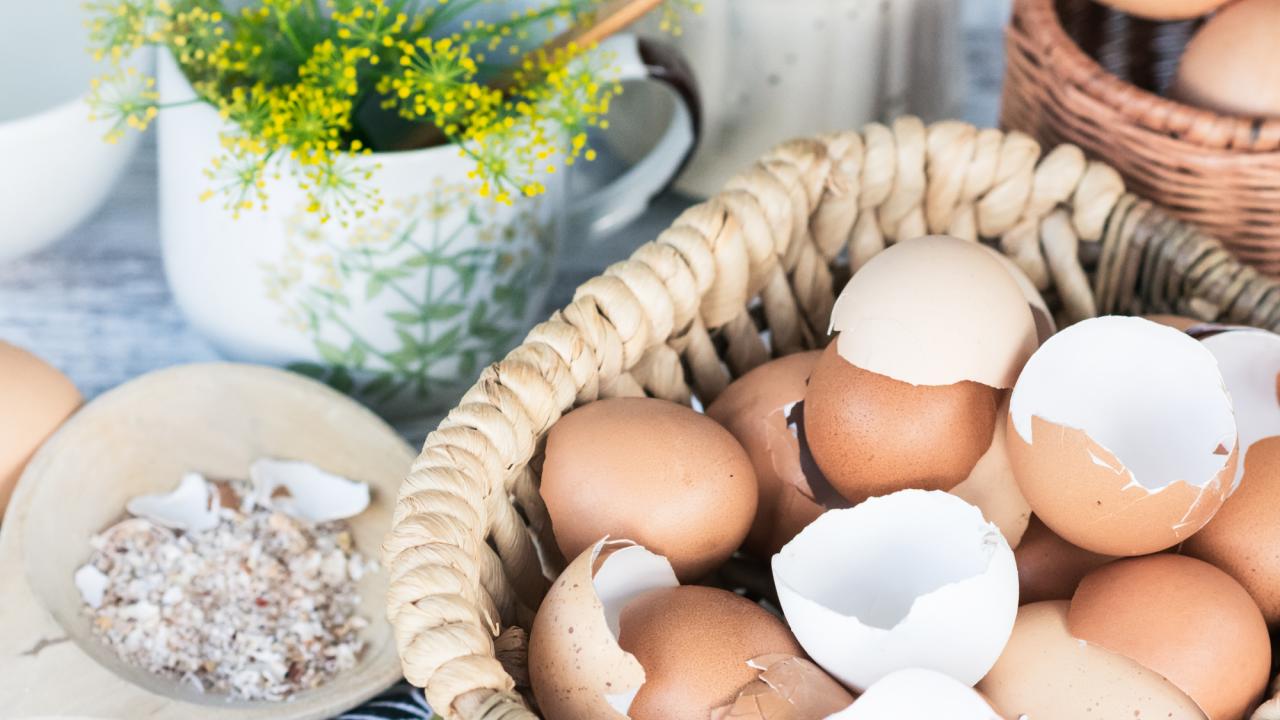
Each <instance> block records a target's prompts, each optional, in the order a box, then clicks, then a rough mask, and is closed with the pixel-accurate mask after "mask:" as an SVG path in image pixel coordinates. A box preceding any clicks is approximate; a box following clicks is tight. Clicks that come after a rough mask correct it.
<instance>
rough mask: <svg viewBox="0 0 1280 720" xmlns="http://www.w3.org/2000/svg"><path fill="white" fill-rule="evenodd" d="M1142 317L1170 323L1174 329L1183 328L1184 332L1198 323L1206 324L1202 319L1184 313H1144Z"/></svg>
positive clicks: (1161, 322)
mask: <svg viewBox="0 0 1280 720" xmlns="http://www.w3.org/2000/svg"><path fill="white" fill-rule="evenodd" d="M1142 317H1143V319H1146V320H1150V321H1151V322H1153V323H1159V324H1160V325H1168V326H1169V327H1171V328H1173V329H1174V330H1181V331H1182V332H1186V331H1188V330H1190V329H1191V328H1193V327H1195V326H1197V325H1202V324H1204V323H1203V322H1202V321H1200V320H1196V319H1195V318H1189V317H1186V316H1184V315H1143V316H1142Z"/></svg>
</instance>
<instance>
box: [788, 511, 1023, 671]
mask: <svg viewBox="0 0 1280 720" xmlns="http://www.w3.org/2000/svg"><path fill="white" fill-rule="evenodd" d="M773 576H774V580H775V582H776V584H777V589H778V598H779V600H780V602H781V604H782V609H783V613H784V615H785V616H786V619H787V622H788V623H789V624H790V625H791V629H792V631H793V632H794V633H795V635H796V638H797V639H798V640H799V641H800V644H801V645H802V646H803V647H804V649H805V651H806V652H808V653H809V655H810V657H812V658H813V659H814V661H815V662H817V663H818V665H820V666H821V667H822V668H823V669H824V670H826V671H827V672H829V673H831V674H832V675H833V676H834V677H836V679H838V680H840V681H841V682H843V683H844V684H845V685H846V686H848V687H850V688H853V689H855V690H858V691H862V690H865V689H867V688H869V687H871V686H872V685H873V684H875V682H876V681H877V680H879V679H881V678H883V677H884V676H886V675H888V674H889V673H891V672H894V671H895V670H901V669H904V668H912V667H919V668H928V669H934V670H938V671H940V672H943V673H946V674H947V675H950V676H951V677H953V678H955V679H956V680H958V681H960V682H961V683H964V684H967V685H973V684H974V683H975V682H977V681H978V679H979V678H981V677H982V676H983V675H984V674H985V673H986V672H987V670H988V669H990V667H991V665H992V664H993V663H995V661H996V658H997V657H999V655H1000V650H1001V648H1003V647H1004V643H1005V640H1007V639H1008V637H1009V633H1010V632H1011V630H1012V629H1013V622H1014V618H1015V616H1016V614H1017V609H1018V572H1017V568H1016V567H1015V564H1014V559H1013V551H1012V550H1011V549H1010V548H1009V543H1008V542H1007V541H1006V540H1005V538H1004V535H1002V534H1001V532H1000V529H999V528H998V527H996V526H995V525H994V524H992V523H990V522H987V520H986V519H984V518H983V517H982V513H981V511H979V510H978V509H977V508H975V507H974V506H972V505H970V504H969V503H967V502H965V501H964V500H961V499H960V498H958V497H955V496H954V495H950V494H947V493H944V492H939V491H923V490H903V491H900V492H896V493H894V494H892V495H886V496H883V497H877V498H872V499H870V500H867V501H866V502H864V503H862V504H860V505H858V506H856V507H853V508H849V509H843V510H831V511H828V512H827V513H826V514H824V515H823V516H822V517H820V518H818V519H817V520H816V521H814V523H813V524H811V525H810V526H809V527H807V528H805V530H804V531H802V532H801V533H800V534H799V535H797V536H796V538H795V539H794V540H792V541H791V542H790V543H788V544H787V545H786V547H784V548H783V549H782V552H780V553H778V554H777V555H775V556H774V558H773ZM938 638H946V642H944V643H939V642H938Z"/></svg>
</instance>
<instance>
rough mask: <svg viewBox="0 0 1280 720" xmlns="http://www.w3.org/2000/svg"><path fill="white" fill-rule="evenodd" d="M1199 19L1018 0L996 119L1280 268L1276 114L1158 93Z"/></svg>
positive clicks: (1265, 265) (1245, 255)
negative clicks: (1082, 159) (1115, 173)
mask: <svg viewBox="0 0 1280 720" xmlns="http://www.w3.org/2000/svg"><path fill="white" fill-rule="evenodd" d="M1198 24H1199V23H1198V21H1184V22H1174V23H1155V22H1150V21H1143V20H1138V19H1135V18H1131V17H1129V16H1127V15H1124V14H1122V13H1118V12H1116V11H1114V10H1110V9H1107V8H1105V7H1103V6H1101V5H1098V4H1097V3H1095V2H1093V0H1056V1H1055V0H1015V9H1014V16H1013V21H1012V22H1011V24H1010V26H1009V30H1008V34H1007V50H1008V65H1007V71H1006V77H1005V85H1004V103H1003V110H1002V117H1001V122H1002V124H1003V125H1004V127H1006V128H1009V129H1014V130H1021V131H1023V132H1026V133H1029V134H1030V135H1031V136H1033V137H1035V138H1036V139H1037V140H1039V141H1040V142H1042V143H1045V144H1046V145H1052V144H1057V143H1063V142H1069V143H1075V144H1076V145H1079V146H1080V147H1082V148H1084V149H1085V151H1086V152H1087V153H1089V155H1090V157H1098V158H1103V159H1105V160H1106V161H1107V162H1109V163H1111V164H1112V165H1113V166H1114V167H1115V168H1116V169H1117V170H1119V171H1120V173H1121V174H1122V175H1123V176H1124V178H1125V181H1126V183H1127V184H1128V186H1129V188H1130V189H1131V190H1132V191H1133V192H1135V193H1137V194H1138V195H1140V196H1142V197H1144V198H1147V199H1149V200H1152V201H1154V202H1156V203H1158V204H1160V205H1161V206H1162V207H1165V208H1167V209H1168V210H1169V211H1170V212H1172V213H1173V214H1174V215H1175V216H1176V217H1178V218H1181V219H1183V220H1186V221H1188V222H1192V223H1195V224H1196V225H1199V226H1200V227H1202V228H1204V229H1205V230H1206V231H1208V232H1209V233H1210V234H1212V235H1214V236H1215V237H1218V238H1221V239H1222V240H1223V242H1224V243H1225V244H1226V245H1227V247H1228V248H1229V249H1231V250H1232V251H1233V252H1234V253H1236V255H1237V256H1238V257H1240V258H1241V259H1242V260H1244V261H1245V262H1246V263H1248V264H1250V265H1253V266H1255V267H1257V268H1259V269H1260V270H1262V271H1263V272H1265V273H1267V274H1269V275H1272V276H1280V119H1272V120H1259V119H1256V118H1247V117H1231V116H1224V115H1219V114H1217V113H1215V112H1212V111H1208V110H1202V109H1199V108H1195V107H1191V106H1189V105H1184V104H1182V103H1179V102H1175V101H1173V100H1170V99H1168V98H1165V97H1161V96H1160V95H1159V94H1158V93H1162V92H1165V91H1166V90H1167V89H1168V87H1169V85H1170V84H1171V82H1172V78H1173V75H1174V73H1175V71H1176V69H1177V63H1178V60H1179V58H1180V57H1181V55H1182V51H1183V49H1184V48H1185V46H1186V43H1187V41H1188V40H1189V38H1190V37H1191V34H1192V33H1193V32H1194V30H1195V29H1196V27H1197V26H1198Z"/></svg>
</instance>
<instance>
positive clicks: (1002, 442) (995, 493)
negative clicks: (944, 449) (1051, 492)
mask: <svg viewBox="0 0 1280 720" xmlns="http://www.w3.org/2000/svg"><path fill="white" fill-rule="evenodd" d="M1008 419H1009V396H1008V394H1007V393H1006V394H1005V397H1004V399H1003V400H1002V401H1001V404H1000V408H999V409H998V410H997V411H996V422H995V428H994V432H993V433H992V436H991V446H990V447H988V448H987V451H986V452H985V453H984V454H983V455H982V457H980V458H978V462H977V464H975V465H974V466H973V471H972V472H970V473H969V477H967V478H965V480H964V481H963V482H961V483H960V484H959V485H956V486H955V487H953V488H951V494H952V495H955V496H956V497H958V498H960V499H962V500H964V501H965V502H967V503H969V504H970V505H975V506H977V508H978V509H979V510H981V511H982V515H983V517H985V518H986V519H987V520H990V521H991V522H993V523H995V524H996V527H998V528H1000V532H1002V533H1004V539H1005V540H1008V541H1009V547H1012V548H1017V547H1018V544H1019V543H1021V542H1022V537H1023V534H1024V533H1025V532H1026V531H1027V523H1028V522H1030V520H1031V506H1030V505H1028V504H1027V499H1026V498H1024V497H1023V496H1022V490H1021V489H1020V488H1019V487H1018V481H1017V479H1016V478H1014V476H1013V467H1012V466H1010V465H1009V447H1008V443H1007V440H1006V437H1005V436H1006V434H1007V430H1006V428H1005V426H1006V425H1007V424H1008Z"/></svg>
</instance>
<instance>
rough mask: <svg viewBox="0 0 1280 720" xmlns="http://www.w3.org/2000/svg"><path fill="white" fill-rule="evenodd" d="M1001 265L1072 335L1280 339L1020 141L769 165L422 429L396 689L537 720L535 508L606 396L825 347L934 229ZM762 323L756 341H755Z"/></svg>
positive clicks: (1073, 169) (1235, 268)
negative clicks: (1203, 327) (978, 244)
mask: <svg viewBox="0 0 1280 720" xmlns="http://www.w3.org/2000/svg"><path fill="white" fill-rule="evenodd" d="M939 232H946V233H950V234H952V235H957V236H960V237H963V238H968V239H971V240H978V239H979V238H981V239H982V240H983V241H985V242H989V243H990V244H992V245H993V246H995V247H997V248H999V249H1000V250H1002V251H1003V252H1005V253H1006V254H1007V255H1008V256H1009V257H1010V258H1012V259H1013V260H1014V262H1016V263H1017V264H1018V265H1019V266H1020V267H1021V268H1023V269H1024V270H1025V271H1026V273H1027V275H1028V276H1029V277H1031V278H1032V279H1033V281H1034V282H1035V283H1036V285H1037V286H1038V287H1040V288H1042V289H1043V290H1044V292H1045V295H1046V297H1047V298H1049V299H1050V302H1051V304H1052V305H1053V306H1054V307H1056V308H1057V312H1058V313H1059V315H1060V320H1061V321H1062V322H1072V321H1075V320H1079V319H1082V318H1086V317H1090V316H1093V315H1096V314H1099V313H1112V312H1125V313H1143V312H1158V313H1168V312H1176V313H1181V314H1185V315H1192V316H1194V317H1197V318H1199V319H1202V320H1222V321H1225V322H1232V323H1248V324H1253V325H1263V326H1267V327H1271V328H1278V327H1280V287H1278V286H1277V283H1276V282H1274V281H1271V280H1269V279H1266V278H1264V277H1262V276H1260V275H1259V274H1258V273H1257V272H1256V271H1254V270H1252V269H1249V268H1246V267H1244V266H1242V265H1240V264H1239V263H1238V262H1236V261H1235V260H1233V259H1232V258H1231V257H1230V255H1229V254H1228V253H1227V252H1225V251H1224V250H1223V248H1222V247H1221V246H1220V245H1219V244H1218V243H1217V242H1215V241H1214V240H1212V239H1210V238H1209V237H1208V236H1206V235H1204V234H1203V233H1202V232H1200V231H1198V230H1196V229H1195V228H1193V227H1191V226H1189V225H1186V224H1183V223H1181V222H1180V221H1178V220H1175V219H1173V218H1172V217H1170V216H1169V215H1168V214H1167V213H1165V212H1163V211H1162V210H1160V209H1158V208H1156V207H1155V206H1153V205H1152V204H1151V203H1149V202H1146V201H1143V200H1140V199H1138V198H1136V197H1134V196H1133V195H1130V194H1128V193H1126V192H1125V190H1124V186H1123V183H1122V182H1121V180H1120V177H1119V175H1118V174H1117V173H1116V172H1115V171H1114V170H1112V169H1111V168H1109V167H1108V166H1106V165H1104V164H1101V163H1098V162H1091V161H1087V160H1086V159H1085V156H1084V153H1083V152H1081V151H1080V149H1079V148H1076V147H1073V146H1070V145H1063V146H1059V147H1057V148H1055V149H1053V150H1052V151H1051V152H1049V153H1047V154H1045V155H1043V156H1042V155H1041V148H1040V146H1039V145H1037V143H1036V142H1035V141H1034V140H1032V139H1031V138H1030V137H1028V136H1026V135H1023V134H1021V133H1016V132H1015V133H1008V134H1006V133H1003V132H1000V131H998V130H978V129H976V128H974V127H972V126H970V125H967V124H964V123H959V122H943V123H939V124H935V125H932V126H930V127H926V126H925V125H924V124H923V123H921V122H920V121H919V120H918V119H916V118H912V117H904V118H900V119H899V120H897V121H896V122H895V123H894V124H893V126H892V127H887V126H884V125H878V124H873V125H868V126H867V127H865V128H864V129H863V130H862V132H846V133H841V134H837V135H830V136H825V137H821V138H817V139H811V140H796V141H792V142H789V143H786V144H784V145H781V146H780V147H778V148H776V149H775V150H774V151H772V152H771V153H769V154H768V155H767V156H766V157H764V158H763V159H762V160H760V161H759V162H758V163H757V164H756V165H755V166H754V167H752V168H750V169H749V170H747V171H745V172H743V173H742V174H741V175H739V176H737V177H736V178H735V179H733V180H732V181H731V182H730V183H729V184H728V186H727V187H726V189H725V190H724V192H722V193H721V194H719V195H718V196H716V197H714V198H712V199H710V200H708V201H706V202H704V203H702V204H700V205H697V206H696V207H693V208H691V209H689V210H688V211H687V212H686V213H684V214H683V215H682V216H681V217H680V218H678V219H677V220H676V222H675V223H674V224H673V225H672V226H671V227H670V228H669V229H668V230H666V231H665V232H663V233H662V235H660V236H659V237H658V238H657V239H656V240H654V241H653V242H650V243H647V244H645V245H643V246H641V247H640V248H639V249H637V250H636V251H635V253H634V254H633V255H632V257H631V259H629V260H626V261H624V262H621V263H618V264H616V265H613V266H612V267H610V268H608V269H607V270H606V271H605V272H604V274H602V275H601V276H599V277H597V278H594V279H592V280H590V281H589V282H587V283H585V284H584V285H582V286H581V287H580V288H578V290H577V293H576V295H575V299H574V301H573V302H572V303H571V304H570V305H569V306H567V307H565V308H564V309H563V310H560V311H558V312H556V313H555V314H554V315H552V317H551V318H550V319H549V320H548V321H546V322H544V323H542V324H540V325H538V326H537V327H535V328H534V329H533V330H532V331H531V332H530V333H529V336H528V337H527V338H526V340H525V341H524V343H523V344H522V345H520V346H519V347H518V348H516V349H515V350H513V351H512V352H511V353H510V354H509V355H508V356H507V357H506V358H505V359H504V360H502V361H501V362H498V363H496V364H494V365H492V366H490V367H488V368H487V369H486V370H485V371H484V372H483V373H482V374H481V376H480V378H479V380H478V381H477V382H476V384H475V386H474V387H472V388H471V389H470V391H468V392H467V394H466V395H465V396H464V397H463V399H462V401H461V403H460V404H459V405H458V407H457V408H455V409H454V410H453V411H452V412H451V413H450V414H449V415H448V417H447V418H446V419H445V420H444V421H443V422H442V423H441V424H440V426H439V428H438V429H437V430H436V431H435V432H433V433H432V434H431V435H430V436H428V438H427V440H426V443H425V445H424V447H423V450H422V454H421V455H420V456H419V457H418V459H417V461H416V462H415V463H414V465H413V468H412V471H411V473H410V475H409V477H408V478H407V479H406V480H405V482H404V485H403V487H402V488H401V491H400V496H399V501H398V505H397V509H396V515H395V524H394V528H393V529H392V532H391V534H390V536H389V537H388V539H387V541H386V545H385V548H384V552H385V561H386V564H387V567H388V568H389V569H390V573H391V590H390V595H389V598H388V615H389V617H390V620H391V623H392V624H393V626H394V628H395V635H396V640H397V643H398V646H399V650H400V657H401V659H402V661H403V664H404V671H405V675H406V676H407V677H408V678H409V680H410V681H411V682H413V683H414V684H415V685H419V686H422V687H424V688H425V689H426V696H427V700H428V702H430V703H431V705H432V706H433V707H434V708H436V709H437V710H438V711H440V712H442V714H444V715H446V716H448V717H457V718H464V719H465V720H500V719H502V720H506V719H515V718H522V719H532V718H536V717H537V716H536V715H535V714H533V712H531V711H530V710H529V709H528V706H527V705H526V704H525V702H524V700H522V697H521V694H520V692H519V690H520V689H521V688H523V687H524V686H525V684H526V683H527V671H526V668H525V656H524V639H525V636H524V630H523V629H522V628H528V627H529V624H530V621H531V619H532V616H533V613H534V612H535V610H536V608H537V607H538V604H539V603H540V601H541V599H542V597H543V594H544V593H545V592H546V590H547V589H548V587H549V583H550V581H549V580H548V578H547V576H548V575H553V574H554V573H555V572H556V570H557V569H558V567H560V563H562V562H563V559H559V558H555V559H550V560H548V561H547V567H546V568H545V570H544V568H543V565H542V564H541V563H540V560H539V557H538V553H537V549H536V547H535V544H540V545H541V546H542V547H548V548H554V547H555V544H554V541H553V539H552V537H551V534H550V533H551V529H550V524H549V520H548V517H547V512H546V508H545V507H544V505H543V504H542V501H541V499H540V497H539V494H538V473H539V470H540V467H541V463H542V461H541V453H542V448H543V440H544V437H545V435H546V433H547V430H548V429H549V428H550V427H551V425H552V424H553V423H554V422H555V421H556V420H557V419H558V418H560V416H561V415H562V414H564V413H565V412H567V411H569V410H570V409H572V408H573V407H576V406H578V405H581V404H584V403H588V402H591V401H592V400H595V399H597V398H601V397H608V396H619V395H640V394H647V395H650V396H653V397H660V398H667V399H670V400H674V401H678V402H685V403H687V402H689V400H690V397H691V395H696V396H697V397H698V398H699V399H700V400H702V401H703V402H704V403H709V402H710V401H711V400H713V399H714V398H715V397H716V396H717V394H719V393H720V392H721V391H722V390H723V389H724V387H725V386H726V385H727V384H728V383H729V382H730V381H731V379H733V378H735V377H738V376H740V375H742V374H743V373H745V372H747V371H748V370H750V369H751V368H753V367H755V366H757V365H759V364H761V363H763V362H766V361H767V360H769V359H770V358H771V357H776V356H782V355H787V354H789V353H794V352H799V351H802V350H806V349H810V348H814V347H817V346H821V345H822V344H823V343H824V342H825V339H826V336H827V324H828V316H829V315H830V312H831V307H832V304H833V302H834V298H835V295H836V293H837V292H838V290H839V288H840V287H842V286H843V283H844V282H845V280H846V279H847V278H848V277H849V274H850V272H851V271H852V270H856V269H857V267H859V266H860V265H861V264H862V263H865V262H866V260H867V259H868V258H870V257H871V256H873V255H875V254H876V253H877V252H879V251H880V250H882V249H884V247H885V246H886V244H890V243H893V242H895V241H897V240H901V239H904V238H911V237H915V236H919V235H924V234H927V233H939ZM765 330H767V331H768V333H767V335H766V336H762V331H765Z"/></svg>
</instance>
